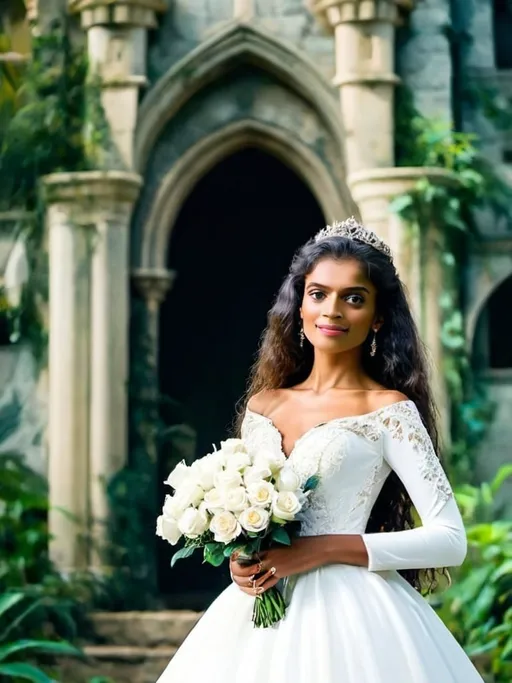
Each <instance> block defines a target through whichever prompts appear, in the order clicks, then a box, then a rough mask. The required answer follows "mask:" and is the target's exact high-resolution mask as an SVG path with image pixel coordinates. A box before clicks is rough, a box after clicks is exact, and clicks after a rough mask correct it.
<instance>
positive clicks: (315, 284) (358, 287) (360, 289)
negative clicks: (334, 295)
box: [307, 282, 370, 294]
mask: <svg viewBox="0 0 512 683" xmlns="http://www.w3.org/2000/svg"><path fill="white" fill-rule="evenodd" d="M311 287H317V288H318V289H330V287H326V285H321V284H320V283H319V282H310V283H308V286H307V288H308V289H310V288H311ZM343 291H345V292H366V293H367V294H369V293H370V290H369V289H367V288H366V287H363V285H354V286H353V287H344V289H343Z"/></svg>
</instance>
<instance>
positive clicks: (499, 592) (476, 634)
mask: <svg viewBox="0 0 512 683" xmlns="http://www.w3.org/2000/svg"><path fill="white" fill-rule="evenodd" d="M510 476H512V465H508V466H505V467H503V468H502V469H501V470H500V471H499V472H498V474H497V475H496V478H495V479H494V481H492V482H490V483H484V484H482V485H481V486H478V487H477V486H470V485H468V484H466V485H463V486H461V487H459V488H458V489H457V490H456V492H455V493H456V497H457V502H458V504H459V507H460V509H461V511H462V514H463V517H464V521H465V523H466V528H467V536H468V545H469V551H468V558H467V559H466V562H465V563H464V565H463V566H462V567H461V568H459V569H458V570H457V571H456V572H455V576H454V579H455V581H454V583H453V585H452V586H451V587H450V588H449V589H448V590H447V591H446V592H445V593H444V594H442V595H441V596H440V597H438V598H437V599H438V605H437V611H438V614H439V616H440V617H441V618H442V619H443V621H444V623H445V624H446V625H447V626H448V628H449V629H450V630H451V632H452V633H453V634H454V635H455V637H456V638H457V640H458V641H459V642H460V643H461V644H462V645H463V647H464V648H465V650H466V651H467V653H468V654H469V655H470V656H471V657H472V658H473V659H475V660H476V661H477V662H479V663H480V665H481V668H482V670H483V671H485V672H486V673H487V672H488V673H492V674H494V676H495V680H496V683H509V681H510V680H511V675H512V521H496V520H495V514H496V509H495V496H496V494H497V493H498V491H499V489H500V487H501V485H502V484H503V482H504V481H505V480H506V479H507V478H509V477H510Z"/></svg>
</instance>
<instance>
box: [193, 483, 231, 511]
mask: <svg viewBox="0 0 512 683" xmlns="http://www.w3.org/2000/svg"><path fill="white" fill-rule="evenodd" d="M235 490H236V489H235ZM201 505H202V506H203V507H204V508H205V509H206V510H210V511H211V512H214V511H215V510H222V509H223V508H224V493H223V492H222V491H221V490H220V489H216V488H213V489H210V490H209V491H207V492H206V493H205V494H204V501H203V502H202V503H201Z"/></svg>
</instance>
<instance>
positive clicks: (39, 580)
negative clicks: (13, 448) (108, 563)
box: [0, 453, 101, 639]
mask: <svg viewBox="0 0 512 683" xmlns="http://www.w3.org/2000/svg"><path fill="white" fill-rule="evenodd" d="M0 471H1V476H0V501H2V502H1V505H0V594H5V595H9V594H11V593H16V594H20V595H22V596H24V597H25V598H26V600H27V601H28V602H29V604H30V606H29V608H25V606H23V610H22V614H23V632H21V631H18V626H19V623H18V621H17V620H13V619H11V620H10V621H9V632H10V634H11V635H13V636H16V637H21V636H22V635H23V637H27V635H30V637H32V638H40V637H43V636H44V637H47V636H49V635H52V636H53V635H56V636H59V637H62V638H67V639H74V638H75V637H76V636H77V633H79V632H87V631H88V628H89V624H88V620H87V616H86V611H87V609H88V607H89V606H90V605H91V604H92V602H93V600H94V598H95V595H96V594H97V593H98V592H99V590H100V588H101V586H100V585H99V583H98V581H97V580H96V579H94V577H91V576H90V575H83V576H82V575H76V576H73V577H70V578H69V579H65V578H63V577H61V576H60V574H59V573H58V572H57V571H56V570H55V568H54V566H53V564H52V562H51V560H50V557H49V554H48V547H49V543H50V540H51V539H50V535H49V531H48V491H47V483H46V480H45V478H44V477H43V476H42V475H40V474H38V473H36V472H34V471H32V470H31V469H30V468H29V467H27V465H25V464H24V462H23V460H22V458H20V457H19V456H17V455H15V454H8V453H7V454H2V455H1V456H0ZM6 626H7V625H6V624H2V622H1V619H0V633H1V632H2V629H5V628H6Z"/></svg>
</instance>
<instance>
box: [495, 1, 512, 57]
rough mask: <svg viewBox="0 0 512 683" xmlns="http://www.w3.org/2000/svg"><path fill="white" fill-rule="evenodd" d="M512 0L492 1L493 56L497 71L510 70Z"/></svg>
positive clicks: (511, 53)
mask: <svg viewBox="0 0 512 683" xmlns="http://www.w3.org/2000/svg"><path fill="white" fill-rule="evenodd" d="M511 36H512V0H494V56H495V63H496V68H497V69H512V41H511V40H510V37H511Z"/></svg>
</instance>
